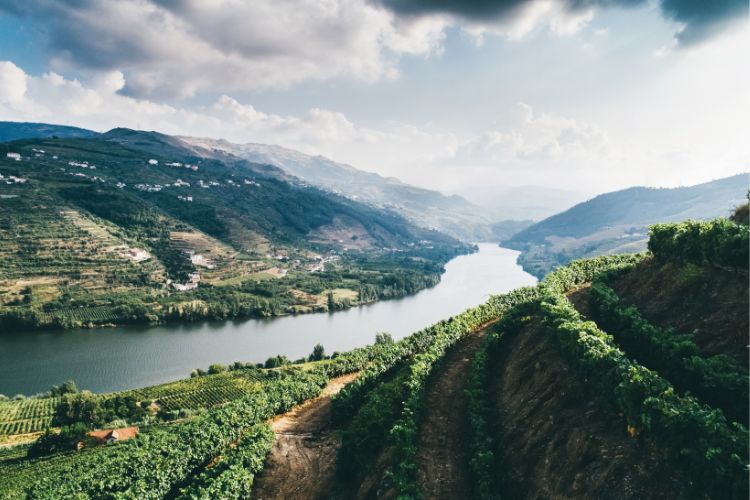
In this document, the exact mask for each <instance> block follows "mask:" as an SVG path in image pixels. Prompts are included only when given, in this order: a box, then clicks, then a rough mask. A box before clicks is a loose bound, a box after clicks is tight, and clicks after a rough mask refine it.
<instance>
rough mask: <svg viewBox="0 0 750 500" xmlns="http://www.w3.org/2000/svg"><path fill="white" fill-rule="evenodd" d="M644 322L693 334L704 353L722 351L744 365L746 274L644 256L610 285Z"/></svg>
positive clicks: (748, 306)
mask: <svg viewBox="0 0 750 500" xmlns="http://www.w3.org/2000/svg"><path fill="white" fill-rule="evenodd" d="M612 287H613V288H614V289H615V291H616V292H617V294H618V295H619V296H620V298H622V299H623V301H624V302H625V303H627V304H630V305H634V306H636V307H637V308H638V311H639V312H640V313H641V314H642V315H643V316H644V317H645V318H646V319H648V320H649V321H651V322H653V323H655V324H657V325H659V326H662V327H671V328H674V329H675V330H677V331H678V332H685V333H691V332H692V333H694V334H695V342H696V344H698V347H699V348H700V349H701V351H702V354H703V355H704V356H711V355H714V354H727V355H729V356H731V357H732V358H733V359H735V360H737V362H739V363H742V365H743V366H747V365H748V350H747V346H748V332H749V331H750V325H749V324H748V323H749V321H748V317H749V316H750V300H749V299H748V297H749V292H748V277H747V275H746V274H742V273H737V272H733V271H728V270H725V269H719V268H715V267H709V266H706V267H696V266H678V265H675V264H665V265H658V264H657V263H656V262H655V261H653V260H649V261H646V262H644V263H642V264H641V265H640V266H638V267H637V268H636V270H635V271H633V272H631V273H628V274H626V275H625V276H623V277H622V278H620V279H618V280H617V281H615V282H614V283H612Z"/></svg>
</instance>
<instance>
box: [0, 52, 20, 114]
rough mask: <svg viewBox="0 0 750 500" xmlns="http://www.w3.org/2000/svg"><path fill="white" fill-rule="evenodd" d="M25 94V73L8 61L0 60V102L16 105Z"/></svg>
mask: <svg viewBox="0 0 750 500" xmlns="http://www.w3.org/2000/svg"><path fill="white" fill-rule="evenodd" d="M25 96H26V73H24V71H23V70H22V69H21V68H19V67H18V66H16V65H15V64H13V63H12V62H10V61H3V62H0V103H3V104H6V105H8V106H11V107H16V106H18V105H20V104H22V103H23V102H24V100H25Z"/></svg>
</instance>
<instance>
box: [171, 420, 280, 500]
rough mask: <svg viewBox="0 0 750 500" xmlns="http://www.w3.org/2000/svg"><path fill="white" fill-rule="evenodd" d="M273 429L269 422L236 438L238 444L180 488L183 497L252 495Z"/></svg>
mask: <svg viewBox="0 0 750 500" xmlns="http://www.w3.org/2000/svg"><path fill="white" fill-rule="evenodd" d="M274 437H275V436H274V433H273V431H272V430H271V427H270V426H269V425H268V424H258V425H255V426H253V427H251V428H250V429H249V430H248V431H247V432H245V433H244V434H243V436H242V437H241V438H240V439H239V441H238V442H237V446H235V447H234V448H232V449H230V450H229V452H228V453H227V454H226V455H224V456H222V458H221V460H220V461H219V462H218V463H216V464H214V465H213V466H212V467H211V468H210V469H204V470H203V472H201V473H200V474H197V475H194V476H193V477H192V478H191V479H190V481H189V483H188V484H187V486H184V487H183V488H181V489H180V493H179V495H178V496H177V498H178V499H180V500H187V499H190V500H199V499H205V500H213V499H215V498H222V499H227V500H230V499H240V498H250V496H251V493H252V486H253V479H254V477H255V474H257V473H258V472H260V471H261V470H262V469H263V464H264V462H265V458H266V455H268V453H269V452H270V451H271V448H272V447H273V443H274Z"/></svg>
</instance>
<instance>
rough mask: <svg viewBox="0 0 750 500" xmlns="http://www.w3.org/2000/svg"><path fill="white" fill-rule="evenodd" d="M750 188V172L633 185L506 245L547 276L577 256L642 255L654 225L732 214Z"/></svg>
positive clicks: (549, 220)
mask: <svg viewBox="0 0 750 500" xmlns="http://www.w3.org/2000/svg"><path fill="white" fill-rule="evenodd" d="M747 190H748V175H747V174H738V175H735V176H732V177H727V178H724V179H719V180H715V181H711V182H707V183H704V184H698V185H696V186H690V187H679V188H670V189H667V188H646V187H633V188H629V189H624V190H622V191H615V192H612V193H606V194H602V195H599V196H597V197H595V198H593V199H591V200H588V201H585V202H583V203H579V204H578V205H575V206H574V207H572V208H570V209H568V210H566V211H564V212H562V213H559V214H557V215H554V216H552V217H549V218H547V219H544V220H543V221H541V222H538V223H537V224H534V225H532V226H529V227H527V228H526V229H524V230H522V231H520V232H518V233H516V234H515V235H514V236H513V237H511V238H508V239H506V240H504V241H503V244H504V245H505V246H509V247H511V248H515V249H518V250H522V251H523V254H522V255H521V257H520V259H519V262H521V263H522V264H523V265H524V267H525V268H526V270H527V271H529V272H532V273H533V274H536V275H537V276H543V275H544V274H546V273H547V272H549V271H550V270H551V269H553V268H554V267H556V266H558V265H561V264H565V263H567V262H569V261H570V260H572V259H574V258H580V257H590V256H594V255H600V254H605V253H619V252H637V251H641V250H643V249H645V248H646V240H647V236H648V235H647V226H648V225H650V224H654V223H657V222H672V221H680V220H685V219H709V218H714V217H719V216H729V215H730V213H731V211H732V209H733V208H734V207H735V206H737V205H739V204H741V203H742V202H743V201H745V197H746V195H747Z"/></svg>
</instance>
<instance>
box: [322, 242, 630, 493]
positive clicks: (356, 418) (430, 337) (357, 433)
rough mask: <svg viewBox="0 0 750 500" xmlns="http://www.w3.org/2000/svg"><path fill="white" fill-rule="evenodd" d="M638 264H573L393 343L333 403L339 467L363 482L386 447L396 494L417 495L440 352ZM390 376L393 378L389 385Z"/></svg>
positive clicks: (612, 260)
mask: <svg viewBox="0 0 750 500" xmlns="http://www.w3.org/2000/svg"><path fill="white" fill-rule="evenodd" d="M640 259H642V256H630V255H629V256H614V257H599V258H596V259H592V260H587V261H578V262H574V263H573V264H571V265H570V266H569V267H567V268H562V269H560V270H558V271H556V272H555V273H553V274H552V275H551V276H550V277H549V278H548V280H546V282H545V285H544V286H543V287H535V288H524V289H519V290H515V291H513V292H510V293H508V294H505V295H499V296H495V297H492V298H491V299H490V300H489V301H488V302H487V303H486V304H483V305H481V306H479V307H476V308H474V309H469V310H468V311H466V312H464V313H462V314H460V315H458V316H455V317H453V318H450V319H449V320H448V321H441V322H439V323H437V324H436V325H433V326H431V327H429V328H427V329H425V330H422V331H420V332H417V333H415V334H413V335H411V336H410V337H407V338H406V339H404V340H402V341H400V342H398V343H396V344H393V346H392V347H391V348H390V349H388V350H386V351H384V352H383V353H382V355H381V356H380V357H378V358H376V359H375V361H374V363H372V365H370V367H368V368H367V370H365V371H363V372H362V373H361V374H360V376H359V378H358V379H357V380H356V381H355V382H354V383H352V384H350V385H349V386H347V387H346V388H344V390H342V391H341V393H339V395H338V397H337V398H336V399H335V400H334V404H335V406H334V410H335V413H336V416H337V418H338V419H340V420H343V419H346V418H352V419H353V423H352V425H351V426H350V428H349V429H348V430H347V432H346V434H345V436H344V442H343V445H342V449H341V463H342V464H344V465H343V466H344V467H345V468H346V470H347V473H350V474H352V475H354V476H355V477H362V476H363V475H364V474H366V472H367V470H368V468H370V467H371V465H372V463H373V461H374V460H375V458H376V456H377V454H378V453H379V450H381V449H382V448H383V447H384V446H386V445H390V446H391V447H392V448H393V455H394V466H393V470H392V477H393V479H394V483H395V488H396V490H397V494H399V495H402V496H404V498H414V497H417V496H419V491H418V485H417V483H416V476H415V473H416V469H415V467H414V463H415V453H416V451H417V448H418V446H417V438H418V428H419V421H420V415H421V414H422V412H423V411H424V408H423V406H422V405H423V401H424V400H423V395H424V388H425V383H426V380H427V378H428V376H429V374H430V373H431V371H432V369H433V367H434V366H435V364H436V363H437V362H438V361H439V360H440V359H441V358H442V356H443V354H444V353H445V351H446V350H447V349H448V348H449V347H450V346H451V345H452V344H453V343H455V342H456V341H457V340H458V339H460V338H461V337H462V336H464V335H466V334H468V333H470V332H472V331H475V330H476V329H477V328H479V327H480V326H481V325H483V324H486V323H488V322H490V321H493V320H496V319H498V318H500V317H502V315H503V314H505V313H506V312H507V311H508V310H509V309H511V308H513V307H515V306H517V305H519V304H523V303H526V302H529V301H532V300H535V299H537V298H538V297H539V296H540V294H541V293H542V290H543V289H547V288H554V289H560V290H567V289H569V288H571V287H573V286H575V285H577V284H580V283H583V282H586V281H589V280H591V279H592V277H593V276H594V275H596V274H597V273H599V272H601V271H603V270H605V269H610V268H613V267H617V266H623V265H629V264H632V263H633V262H637V261H639V260H640ZM394 374H395V377H393V378H392V379H391V380H388V379H389V378H390V377H392V376H393V375H394ZM373 422H376V423H373Z"/></svg>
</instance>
